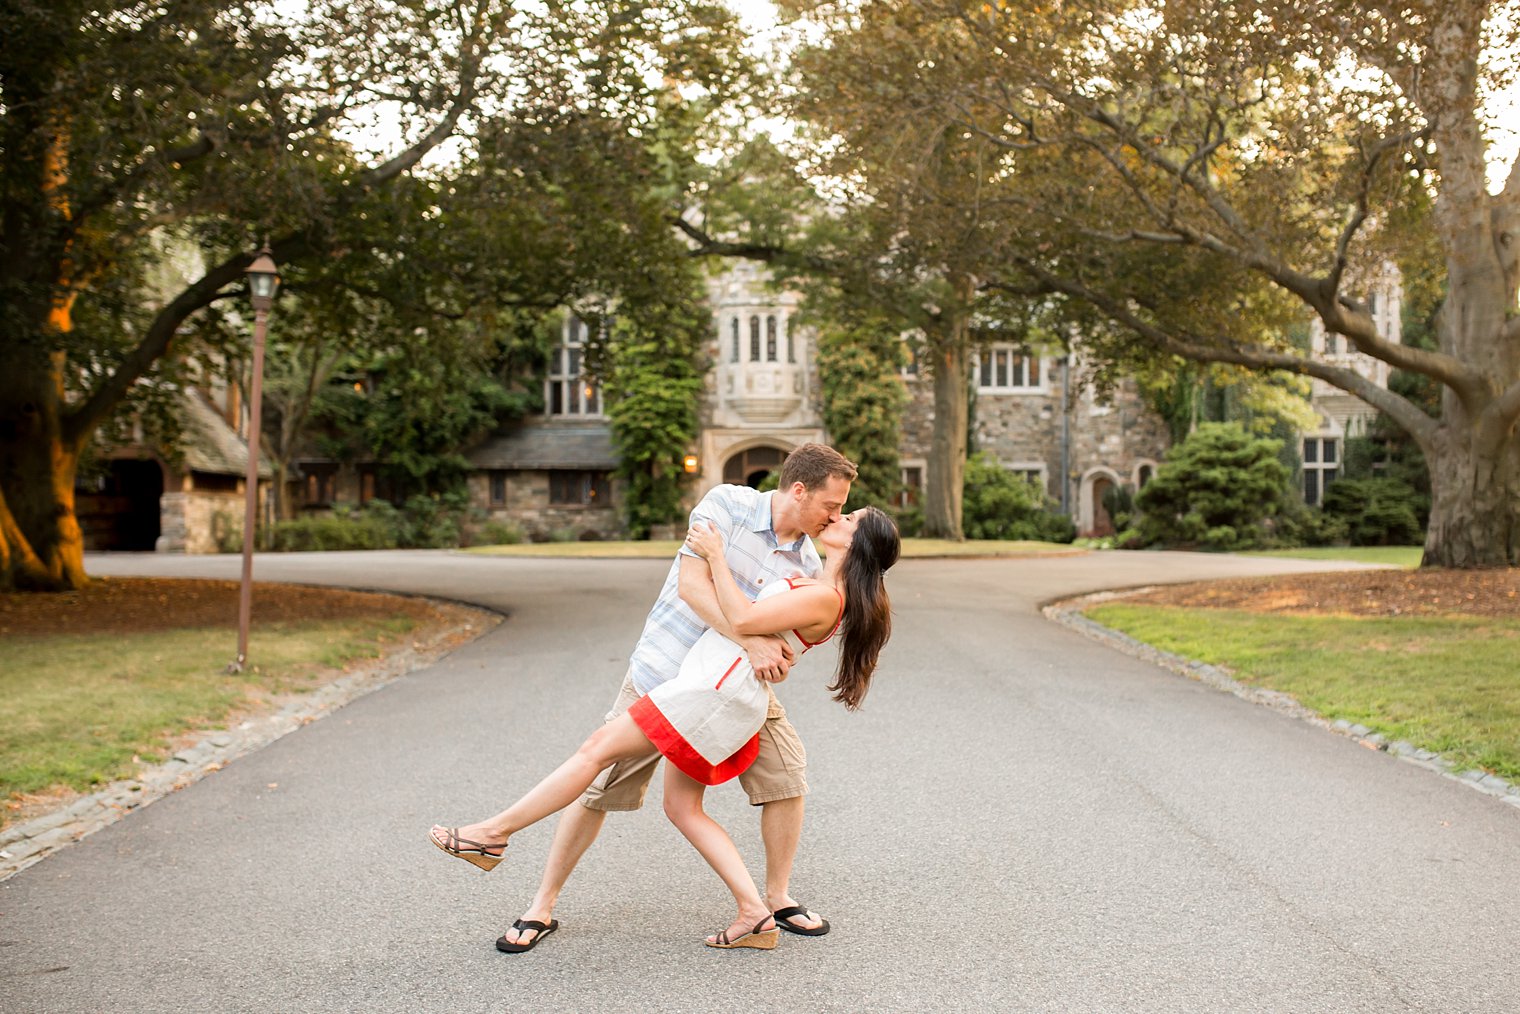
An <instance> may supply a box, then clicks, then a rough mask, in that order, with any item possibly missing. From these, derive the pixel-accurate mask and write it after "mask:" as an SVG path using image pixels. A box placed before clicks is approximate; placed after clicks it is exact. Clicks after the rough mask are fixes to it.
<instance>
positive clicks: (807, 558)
mask: <svg viewBox="0 0 1520 1014" xmlns="http://www.w3.org/2000/svg"><path fill="white" fill-rule="evenodd" d="M771 496H772V494H771V493H756V492H755V491H754V490H752V489H750V488H749V487H748V486H715V487H714V488H713V489H712V490H711V491H710V492H708V494H707V495H706V496H705V497H703V498H702V502H701V503H699V504H697V506H696V508H695V509H694V510H692V512H691V518H690V521H691V524H696V523H697V522H698V521H701V522H703V523H705V524H710V525H712V526H713V527H714V528H716V529H717V530H718V532H719V533H721V534H722V536H723V547H724V553H723V555H724V557H725V558H726V559H727V560H728V568H729V570H731V571H732V572H733V575H734V579H735V580H736V581H737V582H738V584H739V588H740V590H742V591H743V592H744V594H745V595H747V596H749V597H750V598H751V599H753V598H755V596H757V595H759V594H760V589H761V588H764V587H765V586H766V585H767V584H770V583H771V582H773V581H778V580H785V579H786V578H789V577H817V576H818V574H819V573H820V572H821V571H822V570H823V562H822V561H821V560H819V559H818V551H817V550H816V549H814V548H813V540H812V539H809V538H808V537H807V536H806V535H802V536H800V537H798V539H797V541H795V542H789V543H787V544H786V545H784V546H783V545H781V544H780V543H778V542H777V541H776V532H775V529H774V528H773V527H772V521H771ZM682 556H690V557H693V558H695V557H696V554H695V553H693V552H692V551H691V550H689V549H687V548H686V547H685V546H682V547H681V550H680V552H679V553H677V554H676V558H675V560H674V561H673V562H672V563H671V565H670V572H669V573H668V574H666V575H665V584H664V586H663V587H661V588H660V597H659V598H658V599H656V600H655V603H654V608H653V609H651V610H650V611H649V619H647V620H645V621H644V633H643V634H642V635H641V636H640V637H639V643H638V644H637V645H635V646H634V649H633V656H632V657H631V658H630V659H629V660H628V669H629V672H631V673H632V675H633V685H634V687H635V688H636V689H637V690H638V692H639V693H640V694H647V693H649V691H651V690H653V689H654V688H655V687H657V686H659V685H660V684H661V683H664V682H665V681H666V680H668V679H670V678H671V677H673V676H675V674H676V673H678V672H680V671H681V661H682V659H684V658H685V657H686V653H687V652H688V651H690V650H691V646H692V645H693V644H696V643H697V638H699V637H701V636H702V632H703V631H704V630H706V629H707V624H706V623H704V622H703V620H702V618H701V617H700V616H698V615H697V614H696V613H694V612H692V610H691V607H690V606H688V605H687V604H686V603H685V602H682V601H681V592H680V575H681V557H682Z"/></svg>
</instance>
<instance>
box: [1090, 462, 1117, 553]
mask: <svg viewBox="0 0 1520 1014" xmlns="http://www.w3.org/2000/svg"><path fill="white" fill-rule="evenodd" d="M1113 488H1114V481H1113V480H1112V479H1110V478H1108V477H1107V476H1104V475H1100V476H1098V477H1097V478H1096V479H1094V480H1093V484H1092V503H1093V527H1092V534H1093V536H1094V537H1095V538H1102V537H1103V536H1105V535H1112V534H1114V519H1113V518H1112V517H1110V516H1109V513H1108V505H1107V504H1105V503H1104V502H1103V498H1104V496H1105V495H1106V494H1107V493H1108V491H1109V490H1111V489H1113Z"/></svg>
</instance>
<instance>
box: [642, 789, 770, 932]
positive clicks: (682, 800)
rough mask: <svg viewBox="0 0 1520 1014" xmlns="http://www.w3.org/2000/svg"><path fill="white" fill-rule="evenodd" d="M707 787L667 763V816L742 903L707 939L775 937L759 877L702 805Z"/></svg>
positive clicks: (737, 901) (737, 900)
mask: <svg viewBox="0 0 1520 1014" xmlns="http://www.w3.org/2000/svg"><path fill="white" fill-rule="evenodd" d="M704 788H705V787H704V786H703V785H702V783H701V782H699V781H697V780H696V779H694V778H692V777H691V776H690V775H687V774H686V773H684V772H683V771H681V770H680V769H679V768H677V767H676V766H675V765H674V764H666V765H665V816H667V817H669V818H670V822H671V823H672V824H674V825H675V826H676V827H677V828H678V829H679V830H680V832H681V834H683V835H685V836H686V840H687V841H689V842H691V844H692V846H693V847H694V848H695V849H696V850H697V851H698V852H699V853H701V854H702V858H703V859H706V860H707V865H709V866H711V867H712V868H713V872H714V873H716V874H717V875H718V876H719V878H721V879H722V881H723V883H724V884H725V885H726V886H727V887H728V889H729V890H730V891H732V892H733V895H734V901H735V902H736V903H737V904H738V906H739V915H738V917H737V918H735V919H734V921H733V923H732V924H731V925H730V926H729V927H728V929H726V930H725V931H724V932H723V933H721V934H719V935H718V936H714V937H708V938H707V942H708V943H709V944H713V945H715V946H727V945H728V941H731V940H737V939H738V938H740V937H743V936H745V935H746V934H748V933H751V932H756V931H758V934H757V935H761V936H764V937H765V938H767V939H771V940H773V939H774V936H773V935H774V934H776V932H777V931H776V928H775V926H774V925H773V924H772V923H771V922H770V918H769V917H770V914H771V912H770V909H769V908H767V907H766V905H765V899H764V898H762V897H760V890H759V889H758V888H757V887H755V879H754V878H753V877H751V876H750V875H749V869H748V867H746V866H745V865H744V858H743V857H742V856H740V855H739V849H738V848H737V847H736V846H735V845H734V842H733V839H732V838H730V837H729V836H728V832H727V831H725V830H723V825H721V824H719V823H718V822H717V821H716V820H713V819H712V817H710V816H708V815H707V811H706V810H704V809H703V808H702V793H703V791H704Z"/></svg>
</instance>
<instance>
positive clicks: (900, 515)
mask: <svg viewBox="0 0 1520 1014" xmlns="http://www.w3.org/2000/svg"><path fill="white" fill-rule="evenodd" d="M887 513H889V514H891V515H892V519H893V520H894V521H896V522H897V531H898V533H899V534H901V535H902V537H903V538H905V539H911V538H914V537H916V536H917V535H918V533H919V532H921V531H923V529H924V509H923V508H922V507H919V506H917V505H916V504H915V505H914V506H911V507H897V508H890V509H888V511H887Z"/></svg>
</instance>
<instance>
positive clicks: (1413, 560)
mask: <svg viewBox="0 0 1520 1014" xmlns="http://www.w3.org/2000/svg"><path fill="white" fill-rule="evenodd" d="M1424 553H1425V549H1424V547H1423V546H1302V547H1300V548H1298V549H1263V550H1259V551H1256V552H1250V553H1241V554H1240V555H1241V556H1286V557H1291V558H1293V559H1295V560H1347V561H1349V562H1351V563H1387V564H1391V565H1393V566H1395V567H1407V568H1409V569H1410V570H1413V569H1414V568H1415V567H1418V566H1419V565H1420V557H1421V556H1422V555H1424Z"/></svg>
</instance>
